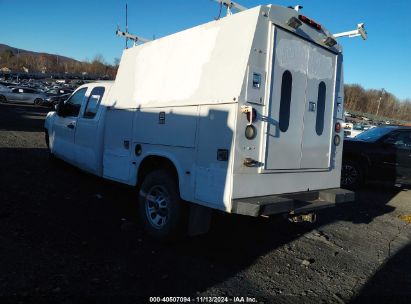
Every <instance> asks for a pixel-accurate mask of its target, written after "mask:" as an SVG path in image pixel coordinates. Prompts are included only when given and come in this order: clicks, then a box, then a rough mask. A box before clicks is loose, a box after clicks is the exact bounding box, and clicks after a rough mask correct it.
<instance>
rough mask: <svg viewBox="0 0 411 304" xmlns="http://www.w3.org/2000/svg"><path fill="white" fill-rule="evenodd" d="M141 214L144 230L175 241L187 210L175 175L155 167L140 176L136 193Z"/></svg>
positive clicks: (164, 239)
mask: <svg viewBox="0 0 411 304" xmlns="http://www.w3.org/2000/svg"><path fill="white" fill-rule="evenodd" d="M139 209H140V212H139V213H140V217H141V220H142V223H143V225H144V229H145V231H146V232H147V233H148V234H149V235H151V236H153V237H155V238H157V239H160V240H162V241H174V240H176V239H178V238H180V237H182V236H183V234H184V228H185V225H186V218H187V217H186V213H185V206H184V202H183V201H182V200H181V198H180V193H179V189H178V184H177V180H176V177H174V176H173V175H172V174H170V172H168V171H166V170H156V171H153V172H151V173H149V174H148V175H146V177H145V178H144V180H143V183H142V185H141V189H140V195H139Z"/></svg>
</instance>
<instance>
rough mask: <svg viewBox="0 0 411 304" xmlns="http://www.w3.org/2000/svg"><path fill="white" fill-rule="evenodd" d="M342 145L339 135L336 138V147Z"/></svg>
mask: <svg viewBox="0 0 411 304" xmlns="http://www.w3.org/2000/svg"><path fill="white" fill-rule="evenodd" d="M340 143H341V137H340V136H339V135H335V136H334V145H336V146H339V145H340Z"/></svg>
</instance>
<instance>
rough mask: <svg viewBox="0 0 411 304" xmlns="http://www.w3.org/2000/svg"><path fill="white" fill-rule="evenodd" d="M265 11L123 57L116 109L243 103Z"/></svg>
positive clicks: (216, 23) (205, 27)
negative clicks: (252, 52)
mask: <svg viewBox="0 0 411 304" xmlns="http://www.w3.org/2000/svg"><path fill="white" fill-rule="evenodd" d="M260 10H261V7H257V8H254V9H250V10H247V11H245V12H242V13H239V14H235V15H232V16H230V17H227V18H222V19H220V20H218V21H212V22H209V23H206V24H203V25H200V26H197V27H194V28H191V29H188V30H185V31H182V32H179V33H176V34H173V35H170V36H167V37H164V38H161V39H157V40H154V41H151V42H148V43H145V44H142V45H139V46H136V47H133V48H130V49H128V50H125V51H124V52H123V56H122V59H121V63H120V67H119V70H118V73H117V77H116V82H115V85H114V87H113V97H114V98H112V99H111V105H113V106H115V107H116V108H139V107H140V108H143V107H159V106H163V107H167V106H181V105H194V104H196V105H198V104H210V103H211V104H216V103H226V102H229V101H233V99H234V98H238V96H239V95H240V94H241V88H242V85H243V81H244V75H245V73H246V70H247V63H248V59H249V55H250V49H251V45H252V41H253V37H254V35H255V30H256V24H257V20H258V18H259V17H260Z"/></svg>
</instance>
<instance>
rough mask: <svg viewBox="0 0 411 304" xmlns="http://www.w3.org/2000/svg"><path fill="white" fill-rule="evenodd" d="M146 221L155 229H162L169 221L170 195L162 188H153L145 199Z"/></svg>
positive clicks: (157, 186)
mask: <svg viewBox="0 0 411 304" xmlns="http://www.w3.org/2000/svg"><path fill="white" fill-rule="evenodd" d="M144 205H145V209H146V215H147V219H148V221H149V223H150V225H152V226H153V227H155V228H156V229H161V228H163V227H164V226H165V225H166V224H167V222H168V219H169V213H170V209H169V208H170V195H169V193H168V191H167V189H165V188H164V187H163V186H159V185H156V186H153V187H151V189H150V190H149V191H148V193H147V196H146V198H145V204H144Z"/></svg>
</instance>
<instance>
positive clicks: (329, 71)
mask: <svg viewBox="0 0 411 304" xmlns="http://www.w3.org/2000/svg"><path fill="white" fill-rule="evenodd" d="M336 61H337V55H335V54H333V53H331V52H330V51H328V50H326V49H324V48H321V47H317V46H315V45H312V46H310V53H309V59H308V70H307V88H306V104H305V114H304V132H303V139H302V153H301V157H302V158H301V168H303V169H326V168H329V166H330V154H331V136H332V132H333V128H334V127H333V120H332V118H333V104H334V102H333V101H334V93H335V67H336Z"/></svg>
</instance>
